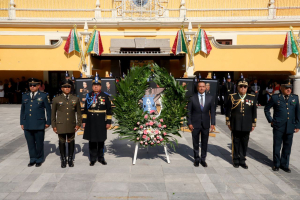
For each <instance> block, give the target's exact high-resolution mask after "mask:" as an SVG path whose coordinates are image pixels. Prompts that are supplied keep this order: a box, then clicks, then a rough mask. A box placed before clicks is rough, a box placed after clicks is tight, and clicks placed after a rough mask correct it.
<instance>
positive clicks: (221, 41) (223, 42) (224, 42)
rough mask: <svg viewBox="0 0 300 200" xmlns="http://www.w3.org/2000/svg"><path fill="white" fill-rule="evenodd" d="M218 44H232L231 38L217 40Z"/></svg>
mask: <svg viewBox="0 0 300 200" xmlns="http://www.w3.org/2000/svg"><path fill="white" fill-rule="evenodd" d="M217 42H218V43H219V44H223V45H232V40H217Z"/></svg>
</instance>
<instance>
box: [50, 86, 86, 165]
mask: <svg viewBox="0 0 300 200" xmlns="http://www.w3.org/2000/svg"><path fill="white" fill-rule="evenodd" d="M72 84H73V83H72V81H71V80H64V81H63V84H62V87H65V86H69V87H72ZM76 113H77V123H76ZM51 116H52V118H51V121H52V123H51V124H52V127H53V128H56V129H57V134H58V138H59V149H60V155H61V160H62V167H63V168H64V167H65V162H66V161H65V160H66V144H65V143H66V141H68V154H69V155H68V163H69V166H70V167H73V166H74V165H73V154H74V148H75V141H74V138H75V126H79V127H80V125H81V108H80V101H79V98H78V97H76V96H75V95H72V94H68V95H66V94H64V93H63V94H61V95H59V96H57V97H55V98H54V99H53V101H52V115H51ZM66 138H67V140H66Z"/></svg>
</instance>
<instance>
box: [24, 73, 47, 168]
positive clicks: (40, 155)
mask: <svg viewBox="0 0 300 200" xmlns="http://www.w3.org/2000/svg"><path fill="white" fill-rule="evenodd" d="M28 82H29V89H30V92H26V93H23V95H22V106H21V115H20V124H21V128H22V129H23V130H24V134H25V138H26V141H27V146H28V151H29V156H30V161H29V164H28V167H32V166H33V165H35V166H36V167H40V166H41V165H42V163H43V162H44V137H45V128H48V127H49V126H50V122H51V106H50V100H49V95H48V94H47V93H44V92H39V91H38V90H39V87H40V82H39V81H38V80H37V79H35V78H30V79H29V80H28ZM45 109H46V113H47V118H46V117H45Z"/></svg>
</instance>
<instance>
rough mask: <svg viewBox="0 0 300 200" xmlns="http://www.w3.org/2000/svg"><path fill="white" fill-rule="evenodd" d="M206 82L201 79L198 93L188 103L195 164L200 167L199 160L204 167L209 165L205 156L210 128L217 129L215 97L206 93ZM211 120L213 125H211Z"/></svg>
mask: <svg viewBox="0 0 300 200" xmlns="http://www.w3.org/2000/svg"><path fill="white" fill-rule="evenodd" d="M205 89H206V88H205V82H203V81H200V82H198V85H197V91H198V92H197V93H196V94H194V95H193V96H192V97H191V98H190V101H189V104H188V126H189V129H190V130H191V131H192V137H193V148H194V158H195V162H194V166H195V167H198V166H199V162H200V163H201V165H202V166H203V167H207V164H206V162H205V158H206V155H207V143H208V137H209V128H211V129H212V130H214V129H215V123H216V106H215V99H214V97H213V96H211V95H209V94H205ZM210 122H211V126H210ZM200 134H201V159H200V157H199V135H200Z"/></svg>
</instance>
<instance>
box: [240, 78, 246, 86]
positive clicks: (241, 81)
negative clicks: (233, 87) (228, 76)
mask: <svg viewBox="0 0 300 200" xmlns="http://www.w3.org/2000/svg"><path fill="white" fill-rule="evenodd" d="M248 84H249V81H248V79H246V78H240V79H239V80H238V85H248Z"/></svg>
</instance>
